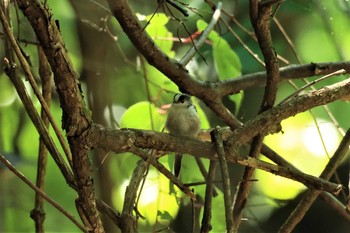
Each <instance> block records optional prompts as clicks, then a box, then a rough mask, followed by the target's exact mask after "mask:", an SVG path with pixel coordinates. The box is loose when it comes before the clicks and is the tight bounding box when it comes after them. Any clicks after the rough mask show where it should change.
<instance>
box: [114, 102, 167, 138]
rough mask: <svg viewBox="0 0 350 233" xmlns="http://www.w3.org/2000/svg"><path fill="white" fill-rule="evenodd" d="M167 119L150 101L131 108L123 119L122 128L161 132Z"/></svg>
mask: <svg viewBox="0 0 350 233" xmlns="http://www.w3.org/2000/svg"><path fill="white" fill-rule="evenodd" d="M165 120H166V117H165V115H162V114H161V113H160V112H159V111H158V109H157V108H156V107H155V106H154V105H153V104H151V103H149V102H148V101H143V102H139V103H136V104H134V105H132V106H131V107H129V108H128V109H127V110H126V111H125V112H124V114H123V115H122V117H121V120H120V127H121V128H136V129H148V130H156V131H161V130H162V128H163V127H164V124H165Z"/></svg>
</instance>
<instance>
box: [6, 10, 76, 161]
mask: <svg viewBox="0 0 350 233" xmlns="http://www.w3.org/2000/svg"><path fill="white" fill-rule="evenodd" d="M0 19H1V23H2V25H3V27H4V30H5V33H6V36H7V38H8V39H9V41H10V43H11V45H12V47H13V49H14V51H15V53H16V55H17V57H18V60H19V62H20V63H21V66H22V68H23V71H24V73H25V75H26V77H27V78H28V80H29V83H30V85H31V86H32V88H33V90H34V93H35V95H36V96H37V98H38V100H39V101H40V104H41V106H42V107H43V109H44V111H45V113H46V115H47V117H48V119H49V121H50V123H51V125H52V127H53V129H54V131H55V133H56V135H57V138H58V140H59V142H60V144H61V146H62V148H63V151H64V153H65V155H66V157H67V159H68V161H69V164H70V165H72V155H71V153H70V150H69V149H68V147H67V145H66V142H65V140H64V137H63V134H62V132H61V130H60V129H59V127H58V126H57V124H56V122H55V120H54V119H53V116H52V114H51V112H50V108H49V107H48V105H47V103H46V102H45V99H44V97H43V96H42V94H41V93H40V90H39V88H38V85H37V84H36V82H35V79H34V76H33V74H32V72H31V70H30V67H29V65H28V63H27V60H26V58H25V57H24V56H23V53H22V52H21V49H20V47H19V46H18V44H17V41H16V39H15V37H14V35H13V33H12V30H11V28H10V26H9V23H8V22H7V20H6V17H5V15H4V12H3V11H2V9H1V12H0Z"/></svg>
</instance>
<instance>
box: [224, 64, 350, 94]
mask: <svg viewBox="0 0 350 233" xmlns="http://www.w3.org/2000/svg"><path fill="white" fill-rule="evenodd" d="M340 69H344V70H345V71H346V74H350V61H344V62H326V63H310V64H304V65H289V66H285V67H281V68H280V69H279V73H280V81H282V80H291V79H302V78H308V77H312V76H323V75H327V74H330V73H333V72H335V71H337V70H340ZM264 85H266V72H265V71H262V72H257V73H252V74H246V75H243V76H241V77H239V78H236V79H228V80H226V81H222V82H220V83H219V84H218V87H217V88H218V89H219V92H220V93H221V95H222V96H226V95H230V94H233V93H237V92H238V91H240V90H246V89H249V88H253V87H260V86H264Z"/></svg>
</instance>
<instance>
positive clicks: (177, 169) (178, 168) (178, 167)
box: [174, 154, 182, 177]
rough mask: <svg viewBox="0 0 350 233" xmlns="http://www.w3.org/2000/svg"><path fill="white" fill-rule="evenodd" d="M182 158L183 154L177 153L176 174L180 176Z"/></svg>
mask: <svg viewBox="0 0 350 233" xmlns="http://www.w3.org/2000/svg"><path fill="white" fill-rule="evenodd" d="M181 160H182V154H175V162H174V175H175V176H176V177H179V175H180V170H181Z"/></svg>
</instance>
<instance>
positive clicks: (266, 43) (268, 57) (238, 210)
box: [233, 0, 279, 230]
mask: <svg viewBox="0 0 350 233" xmlns="http://www.w3.org/2000/svg"><path fill="white" fill-rule="evenodd" d="M261 3H262V2H260V1H257V0H251V1H250V11H249V13H250V21H251V23H252V25H253V28H254V31H255V35H256V37H257V40H258V43H259V46H260V50H261V52H262V54H263V56H264V62H265V68H266V86H265V92H264V97H263V100H262V103H261V107H260V110H259V113H262V112H264V111H266V110H268V109H270V108H272V106H273V105H274V103H275V99H276V94H277V87H278V83H279V67H278V59H277V55H276V52H275V50H274V48H273V44H272V37H271V30H270V15H271V11H272V5H266V6H262V4H261ZM266 133H267V132H266V131H260V132H259V134H258V135H256V136H255V137H254V138H253V140H252V143H251V146H250V151H249V156H250V157H252V158H257V157H258V155H259V154H260V150H261V147H262V145H263V141H264V137H265V134H266ZM253 174H254V168H250V167H246V168H245V169H244V173H243V177H242V181H241V182H240V185H239V187H238V190H237V195H236V199H235V203H234V207H233V214H234V221H235V229H236V230H238V228H239V225H240V222H241V217H242V213H243V209H244V207H245V204H246V203H247V198H248V195H249V192H250V188H251V185H252V182H249V180H251V178H252V176H253ZM247 181H248V182H247Z"/></svg>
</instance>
